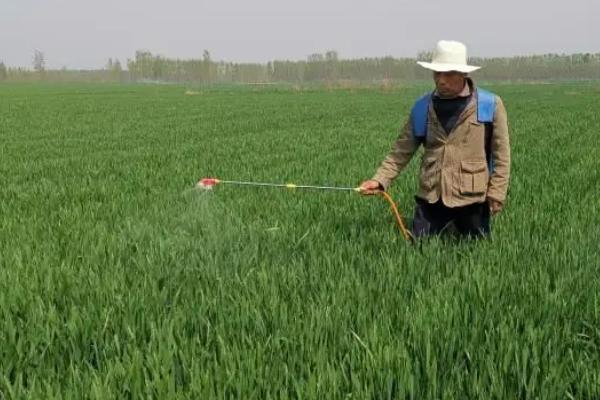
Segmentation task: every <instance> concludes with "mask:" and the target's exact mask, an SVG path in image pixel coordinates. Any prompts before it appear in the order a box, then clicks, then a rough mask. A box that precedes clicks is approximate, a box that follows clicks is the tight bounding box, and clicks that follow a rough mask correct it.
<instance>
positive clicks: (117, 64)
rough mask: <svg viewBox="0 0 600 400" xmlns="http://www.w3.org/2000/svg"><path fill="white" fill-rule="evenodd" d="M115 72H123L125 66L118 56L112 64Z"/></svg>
mask: <svg viewBox="0 0 600 400" xmlns="http://www.w3.org/2000/svg"><path fill="white" fill-rule="evenodd" d="M112 70H113V72H118V73H121V72H123V67H122V66H121V61H119V59H118V58H115V62H113V65H112Z"/></svg>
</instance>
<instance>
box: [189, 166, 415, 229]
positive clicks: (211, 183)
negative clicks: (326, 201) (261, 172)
mask: <svg viewBox="0 0 600 400" xmlns="http://www.w3.org/2000/svg"><path fill="white" fill-rule="evenodd" d="M219 184H223V185H233V186H258V187H272V188H283V189H291V190H293V189H301V190H302V189H303V190H329V191H338V192H355V193H361V192H362V189H361V188H360V187H339V186H313V185H296V184H293V183H266V182H244V181H226V180H221V179H217V178H203V179H201V180H200V181H198V183H197V184H196V187H197V188H199V189H203V190H212V189H213V188H214V187H215V186H216V185H219ZM377 194H378V195H380V196H382V197H383V198H384V199H385V200H386V201H387V202H388V203H389V205H390V207H391V209H392V212H393V214H394V217H395V218H396V222H397V223H398V228H399V229H400V232H401V233H402V237H404V240H406V241H410V239H411V238H412V235H411V234H410V232H409V231H408V229H406V226H405V225H404V221H403V219H402V215H400V211H398V207H397V206H396V203H395V202H394V200H393V199H392V197H391V196H390V195H389V194H388V193H386V192H385V191H378V192H377Z"/></svg>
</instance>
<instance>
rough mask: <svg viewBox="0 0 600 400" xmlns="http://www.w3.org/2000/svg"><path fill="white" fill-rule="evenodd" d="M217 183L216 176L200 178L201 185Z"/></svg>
mask: <svg viewBox="0 0 600 400" xmlns="http://www.w3.org/2000/svg"><path fill="white" fill-rule="evenodd" d="M217 183H219V180H218V179H216V178H204V179H201V180H200V184H201V185H202V186H215V185H216V184H217Z"/></svg>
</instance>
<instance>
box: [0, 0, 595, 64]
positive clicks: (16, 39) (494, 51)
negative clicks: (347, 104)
mask: <svg viewBox="0 0 600 400" xmlns="http://www.w3.org/2000/svg"><path fill="white" fill-rule="evenodd" d="M438 39H454V40H460V41H463V42H465V43H466V44H467V45H468V48H469V54H470V55H473V56H507V55H520V54H531V53H549V52H555V53H562V52H566V53H573V52H598V51H600V0H568V1H564V0H495V1H486V0H454V1H449V0H431V1H427V0H410V1H408V0H360V1H358V0H356V1H355V0H294V1H288V0H212V1H208V0H102V1H96V0H0V61H4V63H5V64H7V65H10V66H27V67H30V66H31V60H32V58H33V51H34V49H39V50H41V51H43V52H44V53H45V55H46V59H47V66H48V67H49V68H59V67H62V66H67V67H69V68H97V67H101V66H103V65H105V64H106V61H107V60H108V58H109V57H112V58H119V59H120V60H121V62H122V63H123V64H125V62H126V60H127V58H131V57H133V55H134V53H135V50H137V49H145V50H149V51H151V52H152V53H158V54H161V55H164V56H169V57H179V58H192V57H196V58H200V57H201V56H202V51H203V49H208V50H209V51H210V52H211V55H212V58H213V59H216V60H226V61H260V62H266V61H268V60H272V59H293V60H297V59H304V58H305V57H306V56H307V55H308V54H311V53H315V52H324V51H326V50H328V49H335V50H337V51H338V53H339V55H340V57H343V58H355V57H367V56H385V55H391V56H394V57H402V56H409V57H412V56H415V55H416V54H417V52H418V51H420V50H429V49H431V48H432V47H433V46H434V44H435V42H436V41H437V40H438Z"/></svg>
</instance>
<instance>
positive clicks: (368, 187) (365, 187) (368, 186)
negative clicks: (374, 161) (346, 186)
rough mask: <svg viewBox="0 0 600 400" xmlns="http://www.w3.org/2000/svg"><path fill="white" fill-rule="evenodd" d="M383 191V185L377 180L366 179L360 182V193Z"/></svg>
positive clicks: (369, 193) (368, 193)
mask: <svg viewBox="0 0 600 400" xmlns="http://www.w3.org/2000/svg"><path fill="white" fill-rule="evenodd" d="M382 191H383V186H381V184H380V183H379V182H377V181H374V180H368V181H364V182H363V183H361V184H360V193H361V194H364V195H366V196H372V195H374V194H377V193H379V192H382Z"/></svg>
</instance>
